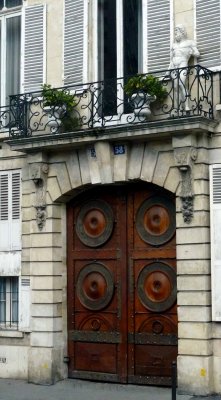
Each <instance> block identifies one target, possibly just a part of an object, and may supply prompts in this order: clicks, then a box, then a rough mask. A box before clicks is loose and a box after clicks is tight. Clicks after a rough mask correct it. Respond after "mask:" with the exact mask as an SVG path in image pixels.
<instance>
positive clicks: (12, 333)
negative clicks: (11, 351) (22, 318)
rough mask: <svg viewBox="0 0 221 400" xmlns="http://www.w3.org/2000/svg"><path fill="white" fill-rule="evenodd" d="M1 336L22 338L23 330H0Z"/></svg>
mask: <svg viewBox="0 0 221 400" xmlns="http://www.w3.org/2000/svg"><path fill="white" fill-rule="evenodd" d="M1 337H6V338H23V337H24V332H20V331H15V330H13V329H12V330H9V329H8V330H5V331H4V330H0V338H1Z"/></svg>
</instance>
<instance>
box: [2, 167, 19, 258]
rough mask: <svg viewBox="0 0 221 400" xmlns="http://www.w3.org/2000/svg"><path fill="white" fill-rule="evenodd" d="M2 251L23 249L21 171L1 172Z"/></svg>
mask: <svg viewBox="0 0 221 400" xmlns="http://www.w3.org/2000/svg"><path fill="white" fill-rule="evenodd" d="M0 238H1V240H0V251H13V250H21V172H20V171H17V170H15V171H1V172H0Z"/></svg>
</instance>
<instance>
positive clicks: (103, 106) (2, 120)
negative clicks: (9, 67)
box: [0, 65, 213, 138]
mask: <svg viewBox="0 0 221 400" xmlns="http://www.w3.org/2000/svg"><path fill="white" fill-rule="evenodd" d="M152 75H154V76H155V77H157V78H158V79H159V80H160V82H161V85H162V86H163V88H164V89H165V90H166V92H167V95H166V97H165V99H164V100H163V101H160V102H159V101H157V100H156V101H154V100H155V99H154V98H153V97H151V100H150V103H151V104H149V105H147V99H148V98H149V97H148V94H147V93H145V92H144V91H142V95H143V96H142V99H141V101H140V103H139V104H140V106H139V107H140V108H139V109H137V108H136V107H134V105H133V102H132V100H131V98H129V97H128V96H127V94H126V92H125V84H126V82H127V81H128V78H129V77H122V78H115V79H106V80H104V81H99V82H93V83H87V84H81V85H75V86H66V87H62V88H58V89H54V90H59V91H61V92H64V93H65V94H71V95H73V96H74V106H73V109H72V110H71V111H70V109H67V107H66V106H65V103H64V105H62V106H60V105H59V106H56V105H53V106H52V107H50V108H47V107H46V106H45V104H46V101H45V99H44V97H43V95H42V92H41V91H39V92H32V93H25V94H19V95H13V96H11V97H10V104H9V105H8V106H7V107H5V108H4V107H2V108H1V110H0V127H1V126H2V127H6V128H7V129H9V134H10V137H12V138H19V137H28V136H31V135H34V134H37V133H38V134H45V133H48V134H61V133H64V132H75V131H76V130H78V131H82V132H85V129H91V128H94V129H96V128H97V129H101V128H103V127H110V126H113V125H115V124H118V125H120V124H137V123H143V122H147V120H150V121H154V120H158V119H159V120H163V119H168V118H183V117H193V116H203V117H206V118H209V119H212V118H213V72H212V71H210V70H208V69H206V68H204V67H202V66H200V65H195V66H191V67H186V68H179V69H171V70H165V71H158V72H153V73H152ZM183 77H185V79H183ZM138 94H139V93H138V91H137V92H136V93H135V97H136V96H137V95H138ZM149 107H150V109H151V113H150V112H149ZM147 111H148V112H147Z"/></svg>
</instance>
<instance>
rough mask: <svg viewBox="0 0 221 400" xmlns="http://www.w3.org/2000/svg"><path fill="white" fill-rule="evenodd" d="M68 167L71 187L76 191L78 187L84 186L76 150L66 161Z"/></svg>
mask: <svg viewBox="0 0 221 400" xmlns="http://www.w3.org/2000/svg"><path fill="white" fill-rule="evenodd" d="M66 165H67V171H68V174H69V179H70V182H71V187H72V188H73V189H74V188H76V187H78V186H81V184H82V180H81V172H80V166H79V161H78V154H77V151H76V150H74V151H73V152H71V153H70V154H69V155H68V158H67V160H66Z"/></svg>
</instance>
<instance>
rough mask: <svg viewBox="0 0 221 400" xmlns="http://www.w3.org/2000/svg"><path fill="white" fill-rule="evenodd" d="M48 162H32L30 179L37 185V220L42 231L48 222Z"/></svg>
mask: <svg viewBox="0 0 221 400" xmlns="http://www.w3.org/2000/svg"><path fill="white" fill-rule="evenodd" d="M48 170H49V167H48V164H46V163H34V164H30V179H32V180H33V182H34V184H35V187H36V204H35V208H36V222H37V225H38V229H39V230H40V231H41V230H42V229H43V227H44V226H45V223H46V218H47V211H46V191H47V176H48Z"/></svg>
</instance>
